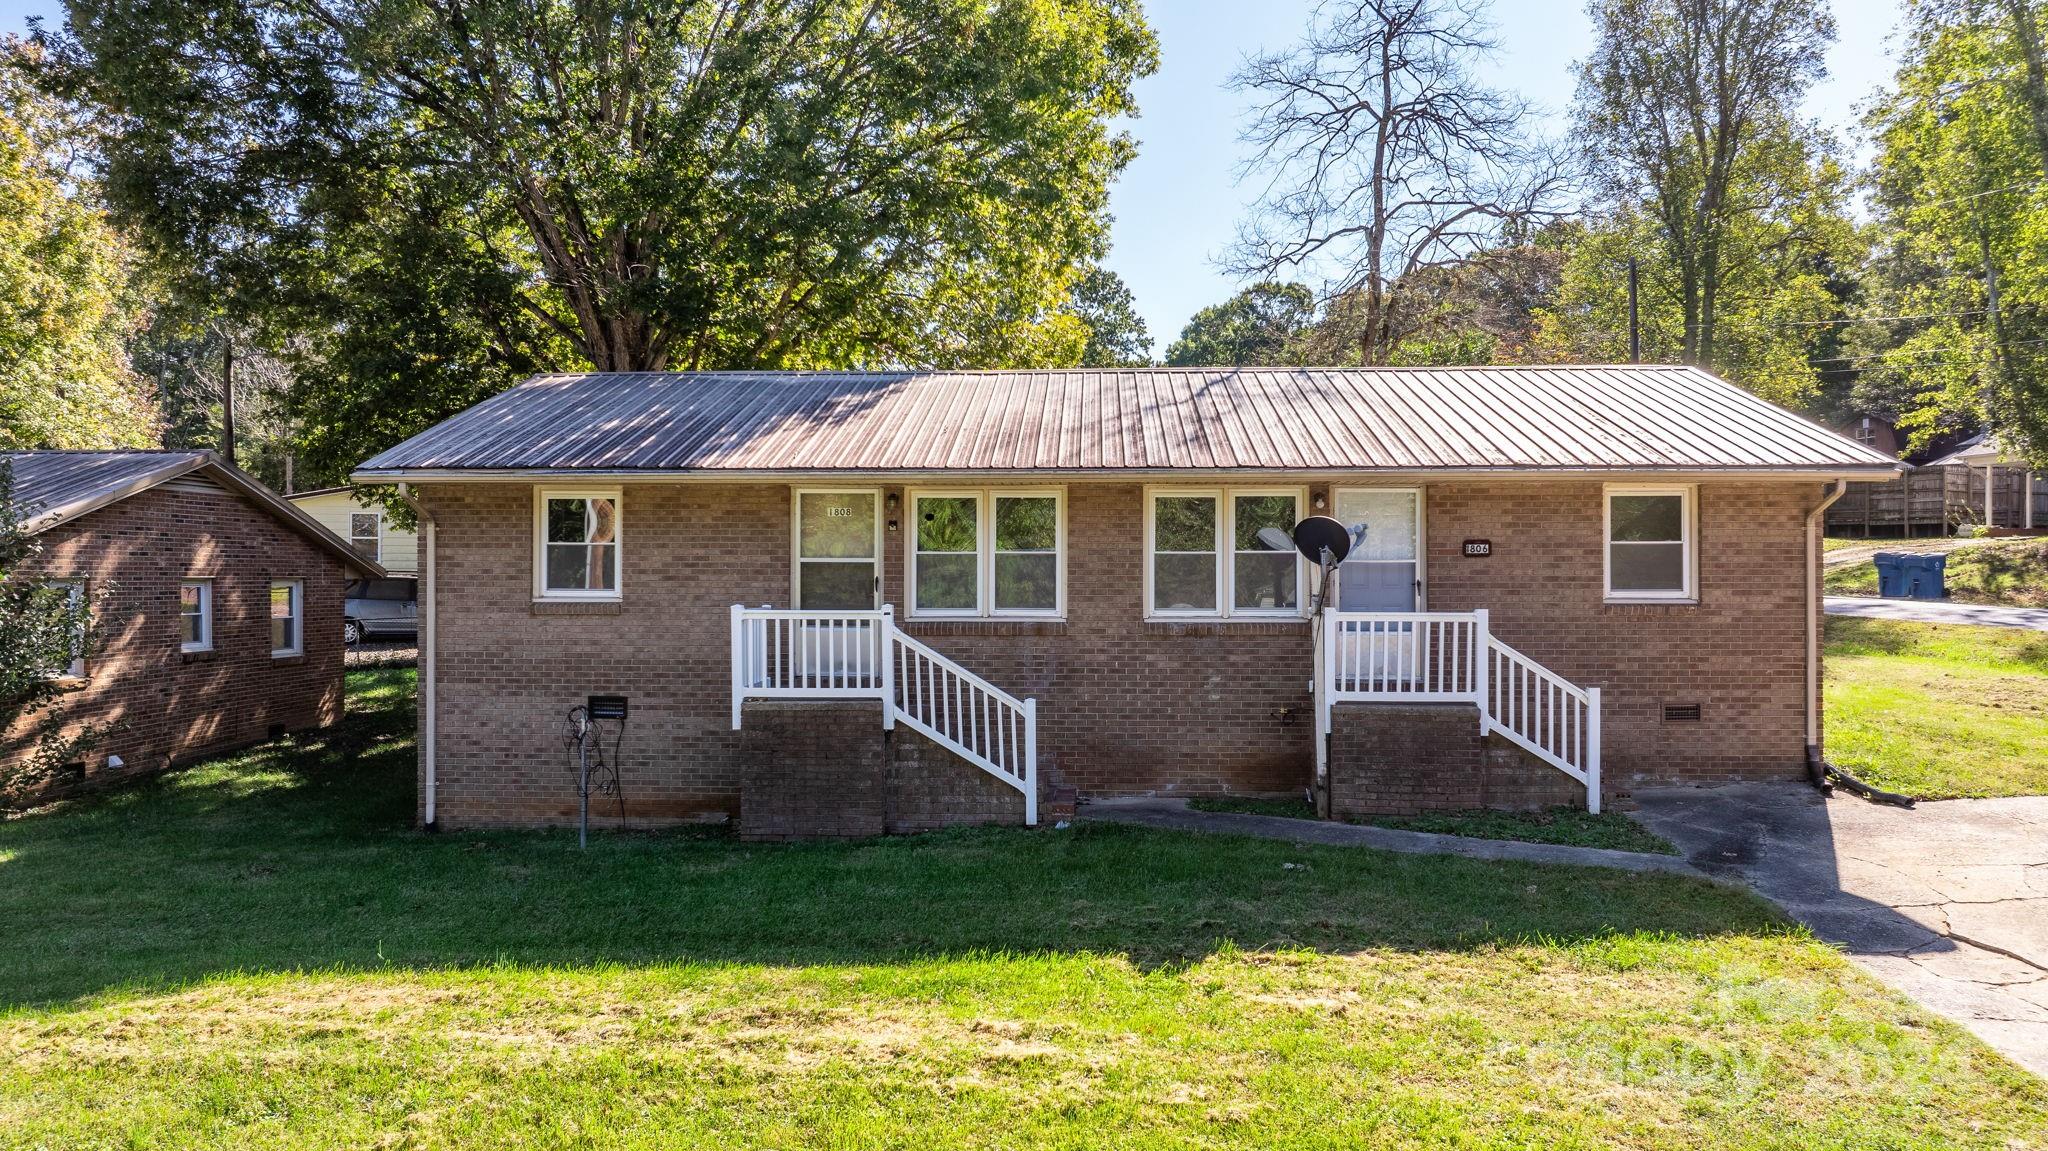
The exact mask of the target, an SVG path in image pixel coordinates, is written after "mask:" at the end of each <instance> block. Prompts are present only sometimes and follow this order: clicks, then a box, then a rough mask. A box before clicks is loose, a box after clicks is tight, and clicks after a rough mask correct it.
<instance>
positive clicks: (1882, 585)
mask: <svg viewBox="0 0 2048 1151" xmlns="http://www.w3.org/2000/svg"><path fill="white" fill-rule="evenodd" d="M1912 558H1913V557H1912V556H1909V555H1901V554H1900V553H1898V552H1879V553H1877V554H1876V555H1874V556H1872V557H1870V561H1871V562H1872V563H1874V564H1876V565H1877V594H1879V595H1881V596H1883V597H1885V598H1886V599H1904V598H1905V595H1906V561H1907V560H1909V559H1912Z"/></svg>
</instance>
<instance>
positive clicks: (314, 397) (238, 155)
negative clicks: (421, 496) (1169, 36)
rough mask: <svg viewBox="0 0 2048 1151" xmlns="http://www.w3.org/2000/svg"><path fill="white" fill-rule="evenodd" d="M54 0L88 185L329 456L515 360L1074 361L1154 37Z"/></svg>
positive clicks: (900, 9) (549, 3)
mask: <svg viewBox="0 0 2048 1151" xmlns="http://www.w3.org/2000/svg"><path fill="white" fill-rule="evenodd" d="M71 10H72V20H71V27H72V29H73V32H72V33H71V35H70V36H69V37H66V38H63V39H62V58H63V60H64V63H65V69H64V76H65V77H66V80H67V83H68V85H69V89H68V90H70V91H73V92H76V93H78V94H80V95H82V96H86V97H89V98H90V99H91V100H92V101H93V102H94V103H95V104H96V105H98V106H99V107H101V108H103V109H105V117H104V121H105V126H106V129H107V132H108V147H107V149H106V155H107V178H108V187H109V190H110V195H111V196H112V197H113V201H114V203H115V204H116V206H117V207H118V208H119V210H120V212H121V214H122V216H123V218H124V219H127V220H130V221H133V222H134V223H135V225H136V226H137V228H138V230H139V234H140V235H141V236H142V237H143V238H144V239H145V240H146V241H147V243H148V244H149V246H150V249H151V252H152V254H153V255H154V256H156V257H157V258H158V259H160V260H161V261H163V262H165V263H167V264H169V265H171V266H185V267H189V268H190V269H191V270H192V272H193V273H194V276H195V278H196V280H197V281H198V282H199V283H200V284H201V285H203V287H204V288H205V289H207V290H209V291H210V292H211V293H212V294H213V295H214V296H215V297H217V298H219V299H221V300H223V301H224V307H225V308H226V309H227V310H228V312H229V314H230V316H231V317H232V318H236V319H238V320H246V321H248V322H249V323H250V324H251V325H252V326H256V327H260V328H264V329H266V330H268V331H269V332H270V333H271V336H270V338H271V340H272V350H275V351H277V352H279V353H280V354H284V355H287V356H288V357H290V358H292V359H293V360H294V363H293V368H294V371H295V373H296V374H297V375H298V376H299V377H300V380H299V384H298V385H297V388H296V389H295V396H294V403H295V404H296V405H297V406H298V407H299V408H300V409H301V410H303V411H305V412H308V413H317V414H318V416H319V421H313V422H309V423H308V424H307V425H306V426H308V427H311V428H315V429H318V430H319V431H320V433H321V434H331V435H337V436H350V435H353V436H358V437H359V438H357V439H354V440H351V441H350V442H349V444H348V446H347V447H346V448H343V449H336V448H333V447H328V446H321V445H317V444H313V445H309V448H310V449H312V450H314V451H315V452H316V453H324V454H330V455H346V454H350V453H355V452H359V451H361V450H365V449H371V450H373V449H374V448H375V447H381V446H384V445H386V444H388V443H389V442H391V440H393V439H395V438H398V437H399V436H401V435H403V434H407V433H409V432H412V431H416V430H418V429H419V428H420V427H421V426H423V425H424V424H425V423H427V422H430V421H431V420H432V419H435V418H438V417H439V416H441V415H444V414H446V412H447V411H448V410H449V409H450V407H451V406H454V405H459V404H462V403H465V402H468V401H471V400H473V399H475V398H480V395H481V394H489V392H490V391H491V390H494V389H495V388H497V387H501V386H502V385H503V383H504V382H505V381H507V380H509V379H512V378H516V377H517V376H518V375H520V374H523V373H526V372H528V371H531V370H535V369H550V368H578V367H589V368H595V369H600V370H620V371H624V370H650V369H662V368H744V367H763V368H774V367H831V366H854V367H858V366H871V365H872V366H881V365H890V364H912V365H966V366H971V365H978V364H991V363H998V362H1013V361H1015V360H1016V359H1017V358H1019V357H1022V358H1024V360H1025V362H1027V363H1036V362H1048V361H1049V362H1072V360H1073V358H1075V357H1078V355H1079V354H1080V348H1081V346H1082V344H1083V343H1084V342H1085V333H1083V332H1082V330H1081V328H1080V326H1079V325H1078V324H1076V323H1074V322H1073V320H1072V319H1071V317H1068V316H1067V315H1066V314H1065V313H1064V312H1063V310H1062V309H1063V306H1064V305H1065V303H1066V300H1067V295H1068V289H1069V286H1070V284H1071V282H1072V281H1073V280H1074V279H1075V278H1076V277H1077V276H1078V275H1079V273H1080V270H1081V267H1082V265H1083V264H1084V263H1085V262H1086V261H1087V260H1088V259H1089V258H1090V257H1091V256H1092V255H1093V254H1094V253H1095V252H1096V251H1097V250H1099V248H1100V247H1101V242H1102V238H1103V235H1104V232H1105V223H1106V215H1105V212H1104V208H1105V204H1106V201H1107V189H1108V184H1109V182H1110V180H1111V179H1112V178H1113V177H1114V176H1115V174H1116V173H1117V171H1118V170H1120V169H1121V168H1122V166H1123V165H1124V164H1125V163H1126V161H1127V160H1128V159H1129V157H1130V155H1131V151H1132V145H1131V143H1130V141H1129V139H1128V138H1127V137H1126V136H1125V135H1123V134H1121V133H1118V132H1116V131H1115V130H1113V128H1112V127H1111V121H1112V120H1113V119H1114V118H1115V117H1117V116H1120V115H1123V114H1126V113H1128V112H1131V111H1132V110H1133V104H1132V100H1131V84H1132V82H1133V81H1134V80H1135V79H1136V78H1138V77H1139V76H1142V75H1144V74H1146V73H1147V72H1149V71H1150V70H1151V69H1152V68H1153V67H1154V65H1155V60H1156V57H1155V47H1154V43H1153V40H1152V37H1151V34H1150V32H1149V31H1148V30H1147V28H1146V27H1145V25H1144V22H1143V20H1142V17H1141V16H1140V14H1139V11H1138V8H1137V5H1136V4H1135V3H1133V2H1131V0H793V2H789V3H759V2H754V0H594V2H592V3H582V2H578V3H575V4H570V3H565V2H563V0H477V2H473V3H442V2H440V0H395V2H391V3H387V2H384V0H167V2H165V3H163V4H150V5H135V4H127V3H120V2H118V0H75V2H74V3H73V4H72V5H71ZM291 341H298V342H299V343H298V346H296V347H294V346H291V345H290V342H291ZM330 418H334V419H338V420H339V421H341V422H339V423H336V424H333V425H330V424H328V423H326V422H321V421H326V420H328V419H330Z"/></svg>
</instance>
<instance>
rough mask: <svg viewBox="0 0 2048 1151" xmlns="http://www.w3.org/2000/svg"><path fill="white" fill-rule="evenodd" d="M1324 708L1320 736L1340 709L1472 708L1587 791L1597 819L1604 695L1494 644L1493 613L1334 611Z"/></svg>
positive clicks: (1326, 640)
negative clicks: (1396, 705)
mask: <svg viewBox="0 0 2048 1151" xmlns="http://www.w3.org/2000/svg"><path fill="white" fill-rule="evenodd" d="M1322 632H1323V634H1322V649H1321V650H1320V651H1319V652H1318V653H1317V657H1318V658H1317V662H1318V665H1319V672H1318V675H1319V679H1320V683H1319V685H1318V686H1319V687H1320V688H1321V690H1320V691H1319V692H1318V694H1319V696H1320V697H1321V698H1320V699H1319V701H1318V711H1319V713H1320V714H1319V715H1318V717H1317V720H1318V723H1319V724H1320V727H1319V729H1318V730H1319V731H1320V733H1321V734H1322V735H1323V736H1328V735H1329V733H1330V707H1331V705H1332V704H1338V703H1394V702H1411V703H1470V704H1473V705H1474V706H1476V707H1477V708H1478V709H1479V734H1480V735H1482V736H1484V735H1487V734H1489V733H1492V732H1499V733H1500V734H1501V735H1502V736H1503V737H1504V738H1506V739H1508V740H1509V741H1510V742H1512V743H1515V744H1517V745H1519V746H1520V747H1521V748H1523V749H1524V750H1526V751H1528V752H1529V753H1530V754H1531V755H1534V756H1535V757H1536V758H1538V759H1541V760H1543V761H1544V762H1545V763H1548V764H1550V765H1551V766H1552V767H1555V768H1557V769H1558V770H1559V771H1562V772H1564V773H1565V774H1566V775H1569V776H1571V777H1572V778H1573V779H1575V780H1578V781H1579V782H1580V783H1581V784H1584V785H1585V788H1586V808H1587V810H1588V811H1591V812H1594V813H1596V814H1597V813H1598V812H1599V811H1600V689H1599V688H1597V687H1584V688H1582V687H1579V686H1578V685H1577V684H1574V683H1572V682H1570V681H1568V680H1566V679H1565V678H1564V677H1562V676H1560V675H1558V674H1557V673H1556V672H1553V671H1551V670H1550V669H1549V668H1546V667H1544V666H1543V665H1542V664H1539V663H1537V662H1536V661H1535V660H1532V659H1530V658H1529V657H1528V656H1526V655H1523V654H1522V653H1521V652H1519V651H1516V650H1515V649H1514V648H1512V647H1509V646H1508V645H1507V644H1505V643H1502V642H1501V641H1500V640H1498V639H1496V638H1494V636H1493V633H1492V630H1491V627H1490V624H1489V622H1488V619H1487V613H1486V612H1485V611H1484V610H1480V611H1472V612H1337V611H1333V612H1327V613H1325V615H1324V617H1323V628H1322Z"/></svg>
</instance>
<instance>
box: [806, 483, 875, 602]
mask: <svg viewBox="0 0 2048 1151" xmlns="http://www.w3.org/2000/svg"><path fill="white" fill-rule="evenodd" d="M877 502H878V500H877V497H876V493H874V492H873V491H846V492H821V491H800V492H798V493H797V494H796V527H797V530H796V606H797V608H798V609H799V610H802V611H873V610H874V608H875V605H876V603H877V602H879V601H878V600H877V598H876V597H877V596H878V595H879V594H880V592H881V586H882V581H881V579H880V576H881V569H880V559H881V533H880V532H879V531H877V530H876V514H877V512H876V508H875V504H876V503H877Z"/></svg>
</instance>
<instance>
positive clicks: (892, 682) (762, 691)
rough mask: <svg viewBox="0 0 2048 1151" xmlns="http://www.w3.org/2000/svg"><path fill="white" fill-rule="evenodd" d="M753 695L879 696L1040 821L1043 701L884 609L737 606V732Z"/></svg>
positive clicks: (892, 717)
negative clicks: (1019, 798)
mask: <svg viewBox="0 0 2048 1151" xmlns="http://www.w3.org/2000/svg"><path fill="white" fill-rule="evenodd" d="M748 699H874V700H879V701H880V702H881V704H882V726H883V728H885V729H889V730H893V729H894V728H895V726H896V721H897V720H899V719H900V720H902V721H903V722H904V723H906V724H908V725H909V726H910V727H911V728H912V729H913V730H915V731H917V732H919V733H921V734H923V735H924V736H925V737H926V738H928V739H930V740H931V741H932V742H934V743H936V744H938V745H940V746H941V747H944V748H946V749H947V750H948V751H951V752H952V753H953V754H955V755H957V756H959V757H960V758H962V759H964V760H966V761H967V762H969V763H971V764H973V765H974V766H976V767H979V768H981V769H982V770H983V771H986V772H988V773H989V774H990V775H993V776H995V777H996V778H997V779H1000V780H1002V781H1003V782H1004V783H1007V784H1009V785H1010V786H1011V787H1014V788H1016V789H1017V790H1018V791H1020V792H1022V793H1023V795H1024V822H1025V824H1026V826H1035V825H1036V824H1037V823H1038V701H1037V700H1035V699H1018V698H1017V697H1016V696H1013V695H1011V694H1010V693H1009V692H1006V691H1004V690H1003V689H1001V688H999V687H997V686H996V685H994V684H992V683H990V682H988V681H987V680H985V679H983V678H981V677H980V676H978V675H976V674H974V673H973V672H971V671H968V670H967V669H966V668H964V667H961V666H960V665H959V664H957V663H955V662H953V661H952V660H950V659H947V658H946V657H945V656H943V655H941V654H939V653H938V652H937V651H935V650H933V649H932V648H931V647H930V646H929V645H927V644H925V643H923V642H921V641H919V640H918V639H916V638H914V637H912V636H908V635H905V634H904V633H903V632H902V631H901V630H899V629H898V628H897V627H896V612H895V609H894V608H893V607H887V606H885V607H883V608H882V609H881V610H880V611H835V612H823V611H784V610H778V609H774V608H749V607H744V606H741V605H738V604H735V605H733V609H732V726H733V729H734V730H735V731H737V730H739V727H740V724H741V720H742V704H743V703H744V702H745V701H746V700H748Z"/></svg>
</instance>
